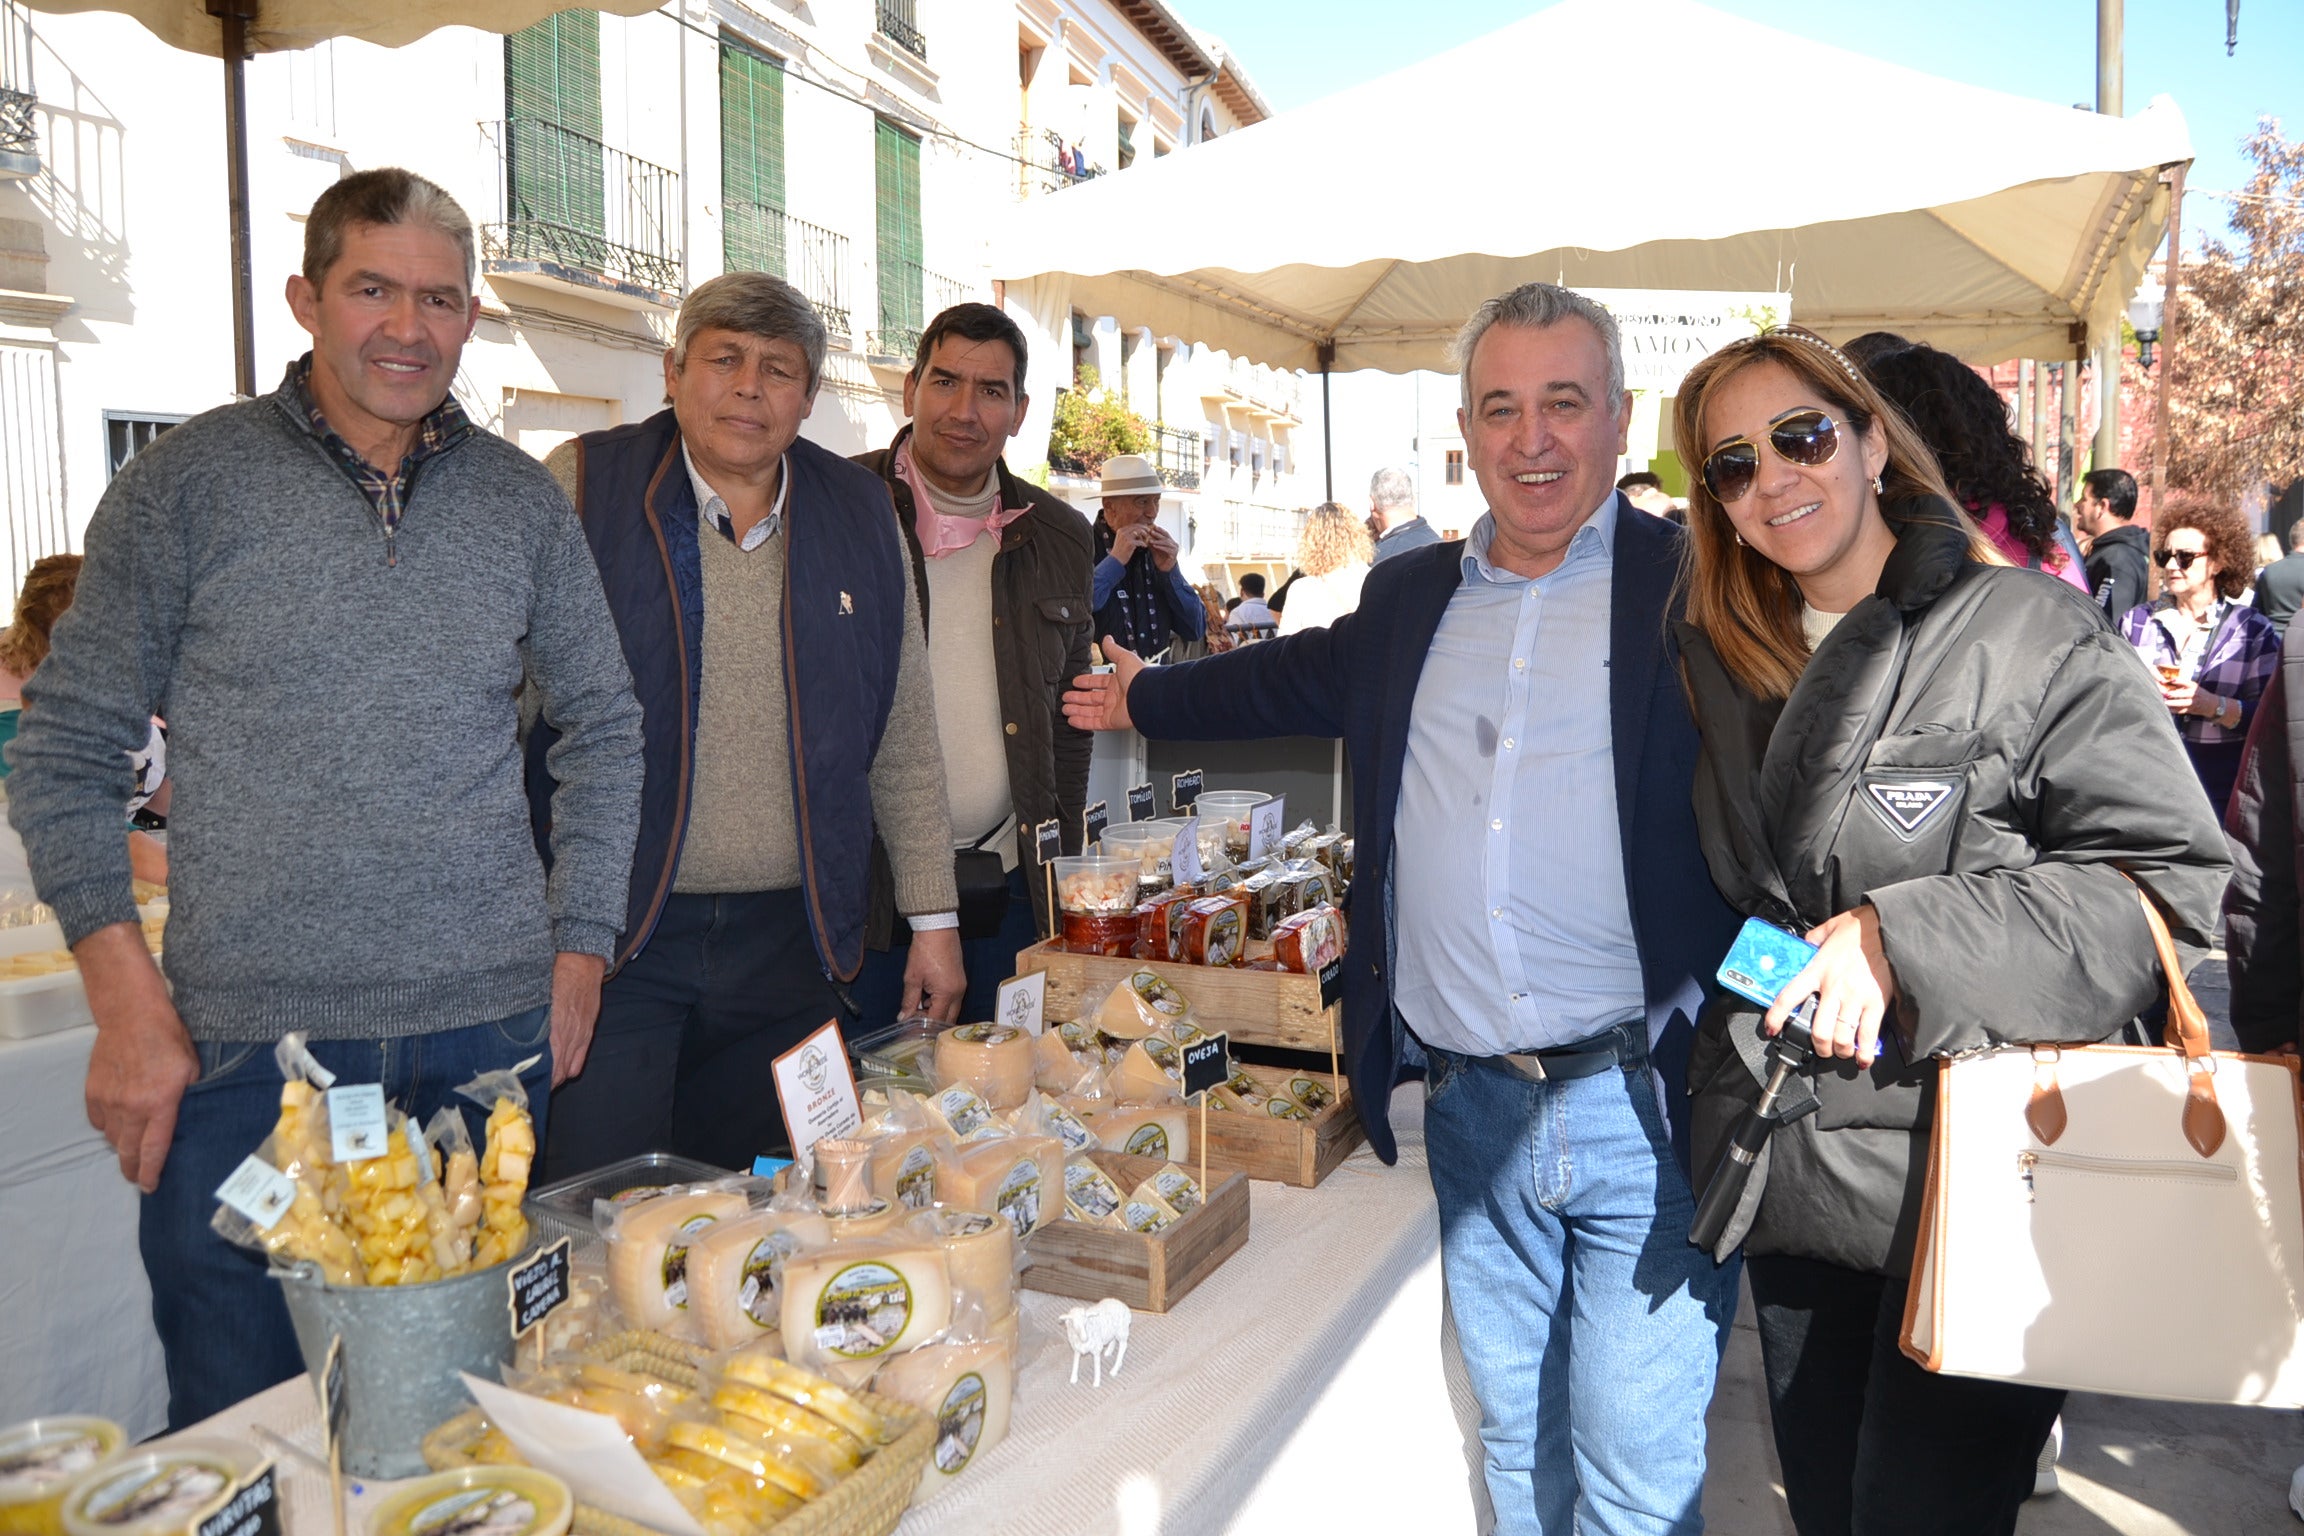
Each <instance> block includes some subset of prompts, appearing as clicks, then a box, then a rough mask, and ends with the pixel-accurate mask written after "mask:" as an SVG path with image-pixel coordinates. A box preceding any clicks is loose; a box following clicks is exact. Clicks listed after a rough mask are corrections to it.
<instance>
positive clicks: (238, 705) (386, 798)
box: [7, 391, 641, 1040]
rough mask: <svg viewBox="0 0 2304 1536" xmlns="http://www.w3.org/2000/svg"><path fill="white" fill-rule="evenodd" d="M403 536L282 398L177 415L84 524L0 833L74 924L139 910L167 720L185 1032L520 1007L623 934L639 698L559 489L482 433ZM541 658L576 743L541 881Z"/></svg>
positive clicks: (30, 695)
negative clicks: (537, 764) (135, 832)
mask: <svg viewBox="0 0 2304 1536" xmlns="http://www.w3.org/2000/svg"><path fill="white" fill-rule="evenodd" d="M393 542H394V545H395V546H396V548H395V549H394V550H393V552H392V558H391V559H389V560H388V559H387V543H386V539H385V537H384V531H383V526H382V523H381V521H380V520H379V519H378V517H377V515H376V513H375V510H374V508H373V507H372V506H371V505H370V503H369V501H368V499H367V497H366V495H365V494H363V493H362V491H361V490H360V489H359V488H358V487H357V486H356V485H354V484H353V482H352V480H351V479H350V477H349V476H348V475H347V474H346V473H345V472H344V470H343V469H342V468H340V467H339V466H338V465H337V464H336V463H335V462H334V461H333V460H332V459H331V458H330V457H329V455H328V452H327V450H326V449H325V447H324V446H323V445H322V444H321V442H320V440H319V439H318V438H316V437H315V436H313V434H312V431H311V429H310V427H309V425H308V423H307V422H306V420H305V418H304V417H303V415H302V412H301V410H300V408H299V407H298V406H297V405H296V404H295V402H294V399H293V397H292V395H290V394H288V393H287V392H286V391H283V392H281V393H276V394H274V395H271V396H268V397H266V398H263V399H259V400H252V401H246V402H243V403H240V404H236V405H228V406H224V407H222V408H221V409H218V410H214V411H210V412H208V413H207V414H205V415H203V416H199V417H196V418H194V419H193V420H191V421H188V422H186V423H185V424H184V425H182V426H180V427H177V428H176V429H175V430H173V431H171V432H169V433H167V434H166V435H165V436H163V437H162V438H161V439H160V440H159V441H158V442H156V443H154V444H153V445H152V447H150V448H148V449H146V450H145V451H144V452H142V453H140V454H138V455H137V456H136V457H135V459H134V460H132V461H131V462H130V463H129V464H128V466H127V467H126V468H124V469H123V470H121V472H120V474H119V475H118V477H117V478H115V479H114V480H113V482H112V484H111V486H110V487H109V488H108V489H107V490H106V491H105V493H104V499H103V500H102V501H101V502H100V503H99V504H98V506H97V509H96V515H95V518H94V520H93V521H92V522H91V523H90V524H89V527H88V536H87V564H86V566H85V567H84V568H83V570H82V571H81V575H80V583H79V590H78V595H77V598H76V600H75V601H74V603H73V605H72V607H71V609H70V610H69V611H68V612H66V614H65V615H64V617H63V618H62V619H61V620H60V621H59V622H58V624H57V626H56V631H55V637H54V640H55V644H54V649H53V650H52V651H51V653H50V654H49V657H48V659H47V660H46V661H45V662H43V663H42V664H41V665H40V668H39V670H38V672H37V674H36V676H35V678H34V679H33V680H32V681H30V682H28V683H27V684H26V685H25V688H24V700H25V710H24V716H23V725H22V729H21V730H20V732H19V734H18V735H17V737H16V740H15V741H14V742H13V743H12V744H11V745H10V746H9V748H8V761H9V764H10V766H11V769H12V773H11V776H10V778H9V780H8V786H7V788H8V814H9V819H10V821H11V822H12V823H13V824H14V825H15V827H16V829H17V831H18V832H19V833H20V834H21V835H22V836H23V839H24V845H25V851H26V853H27V854H28V855H29V857H30V860H31V865H32V875H33V880H34V882H35V884H36V885H37V886H38V887H39V891H40V895H41V898H42V899H43V900H45V901H46V902H48V903H49V905H51V906H52V907H54V908H55V909H56V912H57V915H58V917H59V918H60V919H61V920H62V922H63V926H64V933H65V938H66V939H67V941H77V940H78V939H80V938H81V937H82V936H83V935H85V934H87V933H90V932H92V931H94V930H95V929H97V928H101V927H103V926H105V925H106V924H109V923H116V922H123V921H130V920H133V919H134V917H135V916H136V909H135V906H134V903H133V900H132V897H131V893H130V883H129V871H128V858H127V849H126V838H125V837H124V835H123V826H124V823H123V819H122V816H123V809H124V807H125V805H126V802H127V798H128V783H129V768H128V759H127V756H126V753H127V750H128V749H129V748H130V747H131V746H137V745H141V744H142V742H143V740H144V737H145V734H146V731H147V724H146V721H147V717H148V716H150V715H153V714H158V715H161V716H162V717H164V718H165V719H166V720H167V721H168V725H169V742H168V747H169V750H168V768H169V778H170V780H171V781H172V782H173V783H174V785H175V798H174V802H173V804H172V805H171V807H170V814H169V843H170V848H169V864H170V885H171V890H170V894H171V897H172V898H173V909H172V911H171V914H170V917H169V923H168V950H167V957H166V968H167V972H168V978H169V981H170V983H171V985H172V986H173V988H174V990H175V996H176V1007H177V1010H178V1011H179V1012H180V1013H181V1014H182V1015H183V1018H184V1022H185V1025H186V1027H187V1028H188V1029H189V1030H190V1031H191V1033H192V1035H193V1037H194V1038H195V1039H206V1040H269V1039H273V1038H276V1037H277V1036H279V1035H280V1034H282V1033H284V1032H286V1031H288V1030H291V1029H299V1030H303V1031H305V1032H307V1033H309V1034H311V1035H313V1036H314V1037H316V1038H326V1039H347V1038H358V1039H377V1038H383V1037H388V1036H403V1035H414V1034H427V1033H432V1032H436V1031H441V1030H448V1029H456V1028H462V1027H465V1026H469V1025H473V1024H479V1023H485V1022H487V1021H489V1020H492V1019H500V1018H505V1017H508V1016H510V1015H512V1014H516V1013H519V1012H522V1011H524V1010H526V1009H529V1008H533V1007H536V1006H537V1005H539V1004H541V1003H544V1002H546V1001H548V1000H549V998H550V996H551V973H552V957H553V954H554V952H555V951H556V950H570V951H576V952H581V953H587V954H596V955H601V956H606V955H607V954H608V953H609V952H610V948H611V946H612V944H613V942H614V939H615V937H616V932H617V929H618V928H619V927H620V926H621V925H622V923H623V918H624V894H625V891H624V887H625V880H626V878H627V875H628V872H629V870H630V867H631V863H632V844H633V839H634V837H635V835H636V834H637V831H638V826H639V811H640V782H641V763H640V706H639V704H638V702H637V701H636V700H635V699H634V697H633V694H632V680H631V675H630V673H629V672H628V671H627V669H626V667H625V665H624V656H623V651H622V649H621V648H620V646H619V644H618V641H617V638H616V627H615V624H614V623H613V621H612V620H611V619H610V617H609V613H608V605H607V601H606V599H605V598H604V597H603V596H602V594H601V590H600V577H599V572H598V570H597V568H596V567H595V566H594V565H593V562H592V556H591V552H590V551H589V550H588V549H587V548H586V547H585V543H584V536H583V532H582V529H581V528H580V527H579V526H578V524H577V522H576V518H575V516H574V514H573V513H571V512H570V510H569V508H568V502H567V498H566V497H564V496H563V495H562V494H561V493H560V489H559V487H558V486H556V485H554V484H553V483H552V479H551V477H550V476H549V475H547V474H546V473H545V472H544V469H543V467H542V466H541V465H539V464H538V463H536V461H535V460H533V459H531V458H529V457H528V456H527V455H526V454H524V453H522V452H521V451H520V450H519V449H517V448H515V447H513V446H512V445H511V444H509V443H507V442H505V441H503V440H502V439H501V438H498V437H496V436H494V435H492V434H490V433H487V432H481V431H474V432H470V433H467V434H465V436H464V437H463V438H462V439H461V440H460V441H459V442H457V443H455V444H454V445H453V446H451V447H449V448H447V449H445V450H444V451H442V452H440V453H439V454H437V455H436V456H434V457H432V458H430V459H428V460H426V461H424V462H423V464H422V465H421V466H420V468H419V470H418V472H417V474H416V477H415V481H414V484H413V487H412V489H411V491H410V494H409V496H408V499H407V505H406V511H405V515H404V516H403V519H402V521H401V524H400V527H399V530H398V533H397V535H396V538H395V540H394V541H393ZM524 661H525V663H526V670H527V672H528V675H529V676H530V678H531V682H532V686H534V687H535V688H536V689H537V690H538V691H539V694H540V698H541V704H542V711H543V714H544V715H545V717H546V718H547V719H549V720H551V721H552V722H553V724H554V725H555V726H557V727H558V728H559V730H560V731H561V733H562V740H561V742H560V743H559V746H558V747H557V749H556V750H555V752H554V754H553V763H552V767H553V773H554V776H555V778H556V779H557V780H558V783H559V792H558V794H557V796H556V797H555V799H554V801H553V818H552V825H553V856H554V862H553V867H552V871H551V875H550V878H549V880H547V878H546V875H545V871H544V866H543V863H542V861H541V860H540V859H539V858H538V856H537V852H536V846H535V842H534V840H533V838H532V836H531V833H530V831H529V820H528V809H527V803H526V800H525V798H524V794H523V790H522V777H521V763H520V748H519V741H518V728H519V705H518V700H517V695H518V692H519V689H520V684H521V679H522V674H523V663H524Z"/></svg>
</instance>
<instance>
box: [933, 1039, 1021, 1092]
mask: <svg viewBox="0 0 2304 1536" xmlns="http://www.w3.org/2000/svg"><path fill="white" fill-rule="evenodd" d="M1034 1065H1035V1063H1034V1060H1033V1052H1032V1037H1031V1036H1030V1035H1028V1034H1026V1033H1024V1031H1022V1030H1021V1029H1018V1028H1016V1027H1015V1026H1014V1025H1012V1024H959V1025H955V1026H953V1027H952V1028H951V1029H948V1030H945V1031H944V1032H943V1033H942V1034H940V1035H938V1036H937V1037H936V1081H938V1082H939V1083H966V1084H967V1085H968V1086H969V1087H971V1088H973V1089H975V1090H976V1091H977V1092H978V1093H980V1094H982V1095H983V1096H984V1101H985V1102H986V1103H988V1104H990V1105H991V1106H992V1107H993V1108H994V1109H1014V1108H1016V1107H1017V1106H1018V1105H1019V1104H1022V1103H1023V1102H1024V1101H1025V1099H1027V1098H1029V1097H1030V1096H1031V1093H1032V1076H1033V1067H1034Z"/></svg>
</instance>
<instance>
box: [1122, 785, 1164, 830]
mask: <svg viewBox="0 0 2304 1536" xmlns="http://www.w3.org/2000/svg"><path fill="white" fill-rule="evenodd" d="M1159 812H1160V806H1159V803H1158V802H1157V801H1156V800H1154V799H1153V796H1152V786H1151V785H1149V784H1137V785H1134V786H1132V787H1131V788H1130V789H1129V791H1128V819H1129V820H1130V821H1150V820H1151V819H1152V818H1153V817H1154V816H1156V815H1158V814H1159Z"/></svg>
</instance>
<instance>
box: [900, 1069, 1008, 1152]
mask: <svg viewBox="0 0 2304 1536" xmlns="http://www.w3.org/2000/svg"><path fill="white" fill-rule="evenodd" d="M921 1107H922V1108H924V1109H925V1110H927V1112H928V1117H929V1120H930V1122H931V1123H932V1124H933V1125H934V1127H935V1128H936V1129H938V1130H941V1131H943V1132H944V1134H946V1135H947V1136H950V1137H951V1138H952V1139H953V1140H954V1141H979V1140H982V1139H983V1138H984V1137H986V1136H997V1135H999V1134H1000V1133H1001V1131H1002V1130H1003V1129H1004V1127H1003V1126H1002V1125H1001V1124H1000V1117H999V1116H998V1115H997V1114H995V1113H994V1112H993V1109H992V1106H991V1105H990V1104H987V1103H986V1102H985V1101H984V1096H983V1095H982V1094H980V1093H978V1092H977V1091H976V1090H975V1088H974V1087H973V1086H971V1085H970V1084H967V1083H951V1084H947V1085H946V1086H944V1087H941V1088H938V1089H937V1090H936V1091H935V1092H934V1093H931V1094H928V1095H926V1096H925V1097H924V1098H923V1099H922V1100H921Z"/></svg>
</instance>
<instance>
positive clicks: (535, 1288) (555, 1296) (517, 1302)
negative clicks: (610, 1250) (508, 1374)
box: [504, 1238, 569, 1338]
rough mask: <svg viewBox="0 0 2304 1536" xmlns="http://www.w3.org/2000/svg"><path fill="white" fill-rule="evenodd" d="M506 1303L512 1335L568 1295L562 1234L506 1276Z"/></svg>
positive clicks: (531, 1324)
mask: <svg viewBox="0 0 2304 1536" xmlns="http://www.w3.org/2000/svg"><path fill="white" fill-rule="evenodd" d="M504 1286H505V1304H506V1305H507V1306H509V1307H510V1308H511V1309H512V1336H513V1337H514V1338H518V1337H519V1336H520V1335H522V1334H524V1333H526V1332H527V1331H528V1330H529V1329H531V1328H533V1327H535V1326H536V1325H537V1324H538V1323H540V1322H542V1321H544V1319H546V1318H547V1317H550V1316H551V1315H552V1314H553V1313H554V1312H556V1311H558V1310H559V1307H560V1304H561V1303H562V1302H564V1301H566V1300H567V1299H568V1296H569V1284H568V1239H566V1238H562V1239H560V1241H558V1242H556V1243H554V1244H553V1245H552V1246H551V1247H549V1248H547V1249H545V1250H544V1251H543V1252H542V1253H539V1254H538V1255H536V1257H534V1258H532V1259H530V1260H529V1261H528V1262H527V1263H525V1264H521V1265H518V1266H516V1267H515V1268H514V1269H513V1270H512V1271H511V1272H510V1273H509V1274H508V1275H507V1276H506V1277H505V1281H504Z"/></svg>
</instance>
